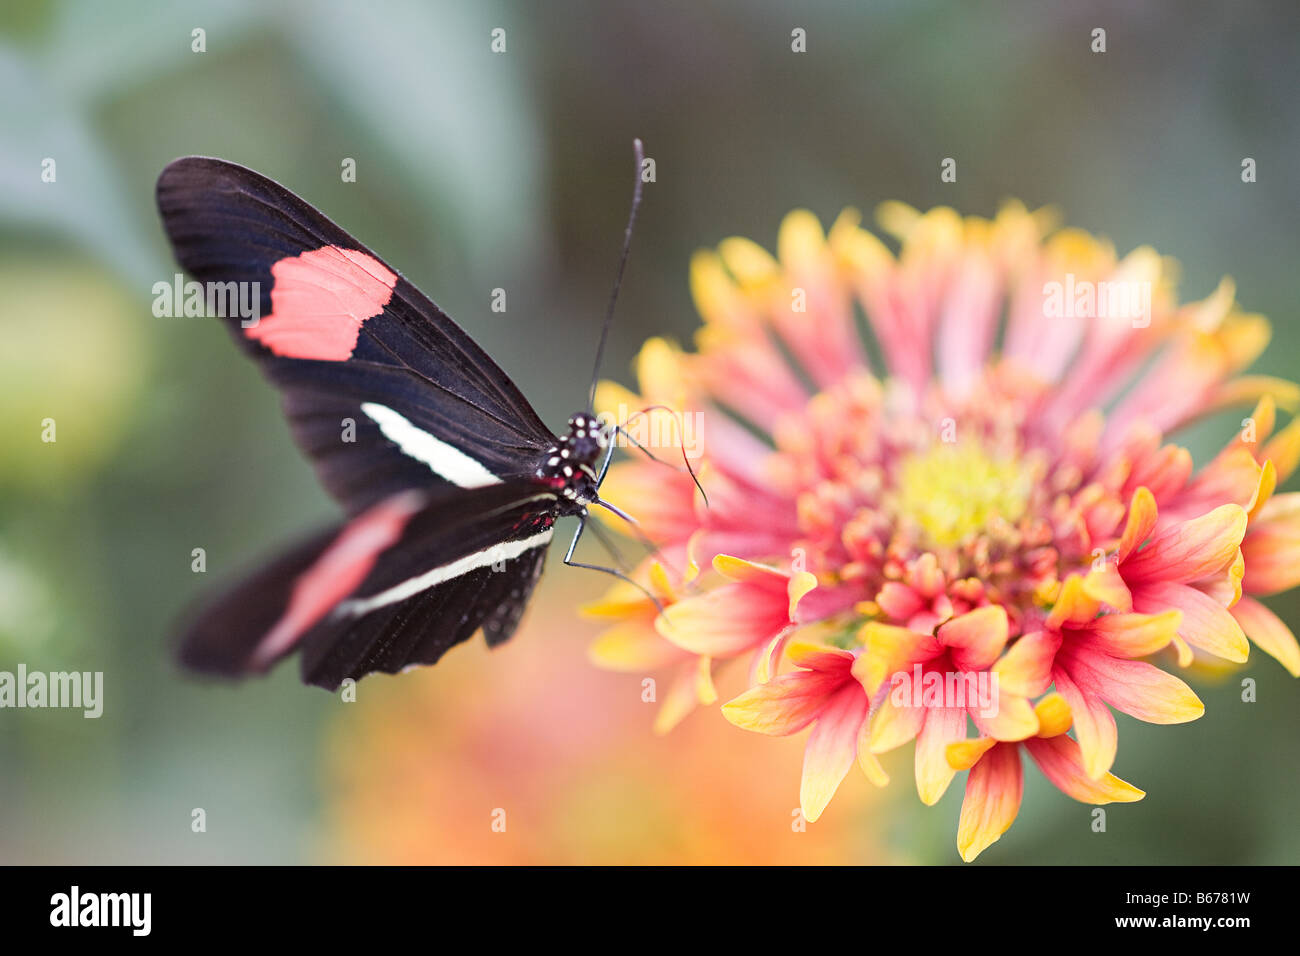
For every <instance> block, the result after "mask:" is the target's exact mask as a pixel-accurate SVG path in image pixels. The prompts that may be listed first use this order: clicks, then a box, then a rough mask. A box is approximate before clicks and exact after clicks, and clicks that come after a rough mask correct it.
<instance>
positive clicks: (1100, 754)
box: [1053, 666, 1119, 780]
mask: <svg viewBox="0 0 1300 956" xmlns="http://www.w3.org/2000/svg"><path fill="white" fill-rule="evenodd" d="M1053 678H1054V680H1055V682H1056V690H1057V692H1058V693H1059V694H1060V695H1061V697H1062V698H1064V700H1065V702H1066V704H1068V705H1069V707H1070V714H1071V716H1072V717H1073V718H1074V732H1075V735H1076V736H1077V737H1078V738H1079V748H1080V751H1081V752H1082V754H1083V767H1084V771H1085V772H1086V773H1087V775H1088V776H1089V777H1090V778H1091V779H1093V780H1096V779H1097V778H1098V777H1100V776H1102V775H1103V774H1104V773H1106V771H1107V770H1109V769H1110V768H1111V765H1112V764H1113V763H1114V762H1115V753H1116V752H1117V751H1118V749H1119V732H1118V731H1117V730H1116V728H1115V716H1114V715H1113V714H1112V713H1111V712H1110V708H1109V707H1107V706H1106V702H1105V701H1104V700H1102V699H1101V697H1100V696H1098V695H1097V694H1096V693H1092V692H1086V691H1085V690H1083V689H1082V688H1080V687H1079V685H1078V684H1076V683H1075V681H1074V679H1073V674H1072V673H1070V672H1069V671H1066V670H1065V669H1064V668H1063V667H1061V666H1058V667H1057V668H1056V670H1055V671H1054V672H1053ZM1053 739H1057V738H1053Z"/></svg>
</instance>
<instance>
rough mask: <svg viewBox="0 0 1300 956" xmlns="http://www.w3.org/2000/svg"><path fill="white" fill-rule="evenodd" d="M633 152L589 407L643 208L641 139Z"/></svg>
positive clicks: (597, 350)
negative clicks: (619, 246) (625, 210)
mask: <svg viewBox="0 0 1300 956" xmlns="http://www.w3.org/2000/svg"><path fill="white" fill-rule="evenodd" d="M632 153H633V155H634V156H635V157H636V172H635V176H634V179H633V184H632V211H631V212H630V213H629V214H628V217H627V229H625V230H624V231H623V251H622V253H621V254H620V255H619V257H618V271H617V272H616V273H614V289H613V291H611V292H610V294H609V306H608V307H607V308H606V309H605V324H604V326H603V327H602V328H601V330H600V344H599V345H597V346H596V367H595V368H594V369H592V372H591V392H590V394H589V395H588V396H587V407H588V408H590V409H594V408H595V407H596V382H597V381H598V380H599V379H600V363H601V360H602V359H603V358H604V357H605V342H606V341H607V340H608V339H609V327H610V324H611V323H612V322H613V321H614V303H615V302H617V301H618V289H619V286H621V285H622V284H623V267H624V266H626V265H627V254H628V252H629V251H630V250H631V248H632V227H633V226H635V225H636V212H637V210H638V209H639V208H641V164H642V162H643V161H644V160H645V148H644V147H643V146H642V145H641V140H639V139H634V140H632Z"/></svg>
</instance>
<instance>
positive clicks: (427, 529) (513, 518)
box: [181, 482, 555, 689]
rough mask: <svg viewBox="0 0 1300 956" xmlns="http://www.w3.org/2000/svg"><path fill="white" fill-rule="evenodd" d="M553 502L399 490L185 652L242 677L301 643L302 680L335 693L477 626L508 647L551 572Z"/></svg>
mask: <svg viewBox="0 0 1300 956" xmlns="http://www.w3.org/2000/svg"><path fill="white" fill-rule="evenodd" d="M554 504H555V495H554V494H553V493H550V492H548V491H545V490H539V489H538V487H537V486H536V485H533V484H531V483H528V482H505V483H500V484H496V485H491V486H486V487H483V488H477V489H467V490H462V491H451V492H448V491H439V492H433V493H423V492H415V491H405V492H399V493H398V494H396V495H393V496H390V497H388V498H386V499H384V500H383V501H381V502H379V503H377V504H375V505H373V506H371V507H370V508H368V509H366V510H365V511H364V512H362V513H361V514H358V515H357V516H355V517H354V518H352V519H351V520H350V521H349V522H347V523H346V524H344V525H342V526H340V527H338V528H336V529H333V530H331V531H329V532H325V533H322V534H320V535H317V536H315V537H313V538H311V539H309V540H308V541H306V542H304V544H302V545H300V546H299V547H298V548H295V549H293V550H292V551H290V552H288V553H287V554H286V555H284V556H282V557H281V558H280V559H278V560H276V561H274V562H272V563H271V564H270V565H268V566H267V567H266V568H264V569H263V570H262V571H260V572H258V573H256V574H255V575H254V576H253V577H251V578H249V579H248V580H246V581H244V582H242V583H241V584H239V585H237V586H236V587H235V588H234V589H233V590H232V591H230V592H228V593H227V594H226V595H224V596H223V597H221V598H218V599H217V600H216V601H215V602H213V603H212V604H211V605H209V606H208V607H207V608H205V609H204V610H203V611H202V612H201V613H200V614H199V616H198V617H197V619H196V620H195V621H194V623H193V624H192V625H191V627H190V629H189V630H188V632H187V634H186V636H185V638H184V639H183V641H182V644H181V659H182V661H183V662H184V663H186V664H188V665H190V666H193V667H196V668H198V669H201V670H207V671H212V672H216V673H222V674H228V675H235V674H241V673H246V672H250V671H261V670H265V669H266V668H268V667H270V666H271V665H272V664H273V663H275V662H276V661H277V660H279V659H280V658H282V657H284V656H285V655H286V654H289V653H291V652H292V651H294V650H296V649H301V651H302V674H303V679H304V680H305V681H306V682H307V683H310V684H316V685H318V686H322V687H327V688H330V689H333V688H336V687H338V685H339V684H340V683H342V681H343V680H344V679H345V678H349V677H350V678H353V679H357V678H360V677H362V676H364V675H366V674H368V673H372V672H375V671H381V672H384V673H395V672H397V671H400V670H403V669H404V668H406V667H409V666H412V665H415V664H432V663H435V662H436V661H437V660H438V659H439V658H440V657H441V656H442V655H443V654H444V653H446V651H447V650H449V649H450V648H451V647H453V646H455V645H456V644H459V643H461V642H462V641H464V640H466V639H468V638H469V637H470V636H472V635H473V634H474V632H475V631H477V630H478V629H479V628H480V627H482V628H483V629H484V632H485V635H486V636H487V638H488V642H489V643H490V644H498V643H501V642H502V641H504V640H506V639H507V638H509V637H510V635H511V634H513V632H514V629H515V627H516V626H517V625H518V622H519V618H520V615H521V614H522V610H523V607H524V604H525V603H526V602H527V600H528V597H529V595H530V594H531V592H532V589H533V586H534V585H535V584H536V582H537V579H538V577H539V576H540V574H541V568H542V563H543V561H544V558H545V555H546V552H547V546H548V545H549V543H550V538H551V533H552V525H553V523H554V510H553V508H554ZM254 606H255V608H256V611H255V613H254V612H252V610H251V608H253V607H254Z"/></svg>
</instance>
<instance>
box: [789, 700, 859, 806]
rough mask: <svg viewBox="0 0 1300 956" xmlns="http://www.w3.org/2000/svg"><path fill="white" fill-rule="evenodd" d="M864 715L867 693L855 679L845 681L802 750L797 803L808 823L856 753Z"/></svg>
mask: <svg viewBox="0 0 1300 956" xmlns="http://www.w3.org/2000/svg"><path fill="white" fill-rule="evenodd" d="M866 719H867V695H866V693H865V692H864V691H863V690H862V685H861V684H859V683H858V682H857V681H852V682H850V683H847V684H845V685H844V686H843V687H842V688H840V690H838V691H836V692H835V694H834V695H833V696H832V697H831V699H830V700H829V701H828V702H827V704H826V706H825V707H824V708H823V709H822V712H821V713H820V714H819V715H818V717H817V722H816V723H815V724H814V725H813V729H812V733H811V734H809V735H808V742H807V744H805V746H804V751H803V779H802V781H801V782H800V784H799V805H800V806H801V807H802V808H803V815H804V819H806V820H807V821H808V822H809V823H812V822H813V821H815V820H816V819H817V818H818V817H820V816H821V815H822V811H823V810H825V809H826V805H827V804H828V803H830V802H831V797H833V796H834V795H835V791H836V790H837V789H838V788H839V785H840V781H842V780H843V779H844V776H845V774H847V773H848V772H849V768H850V767H852V766H853V762H854V761H855V760H856V759H857V756H858V738H859V735H860V733H861V731H862V725H863V723H864V722H865V721H866Z"/></svg>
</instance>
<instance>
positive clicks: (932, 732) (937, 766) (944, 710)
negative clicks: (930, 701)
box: [916, 707, 966, 807]
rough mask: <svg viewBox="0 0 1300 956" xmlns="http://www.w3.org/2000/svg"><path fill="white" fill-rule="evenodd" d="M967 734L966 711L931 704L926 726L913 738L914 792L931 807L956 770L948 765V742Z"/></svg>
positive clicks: (927, 712)
mask: <svg viewBox="0 0 1300 956" xmlns="http://www.w3.org/2000/svg"><path fill="white" fill-rule="evenodd" d="M965 736H966V711H964V710H962V709H961V708H959V707H930V708H927V709H926V711H925V726H924V727H923V728H922V729H921V734H920V736H919V737H918V738H917V740H916V792H917V793H918V794H919V795H920V797H921V802H922V803H924V804H925V805H926V806H928V807H932V806H934V805H935V804H936V803H938V802H939V798H940V797H942V796H943V794H944V791H945V790H947V789H948V784H950V783H952V778H953V777H954V776H956V775H957V771H955V770H953V769H952V767H950V766H949V765H948V757H947V749H948V745H949V744H952V743H956V742H957V741H959V740H962V739H963V738H965Z"/></svg>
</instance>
